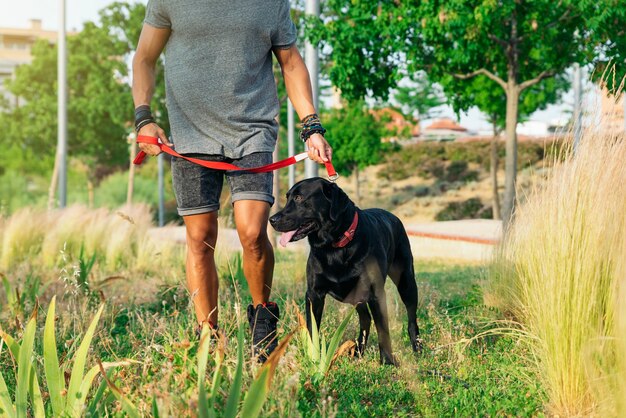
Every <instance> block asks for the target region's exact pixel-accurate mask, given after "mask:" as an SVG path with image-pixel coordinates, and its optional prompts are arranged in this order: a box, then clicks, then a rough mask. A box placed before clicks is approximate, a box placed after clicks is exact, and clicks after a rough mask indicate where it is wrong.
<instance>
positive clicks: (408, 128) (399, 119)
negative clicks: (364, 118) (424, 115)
mask: <svg viewBox="0 0 626 418" xmlns="http://www.w3.org/2000/svg"><path fill="white" fill-rule="evenodd" d="M371 113H372V115H374V118H375V119H376V120H378V121H380V120H382V121H384V123H385V128H386V129H387V130H388V131H389V132H390V135H389V136H387V137H385V138H382V140H383V142H415V140H416V139H417V137H418V136H420V126H419V123H414V122H413V121H411V120H407V119H406V118H405V117H404V115H403V114H402V113H400V112H398V111H397V110H395V109H392V108H390V107H385V108H382V109H372V110H371Z"/></svg>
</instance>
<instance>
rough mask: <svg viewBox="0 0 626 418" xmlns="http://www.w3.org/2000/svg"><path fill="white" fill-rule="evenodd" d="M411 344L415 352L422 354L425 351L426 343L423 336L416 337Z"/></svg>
mask: <svg viewBox="0 0 626 418" xmlns="http://www.w3.org/2000/svg"><path fill="white" fill-rule="evenodd" d="M411 345H412V346H413V352H414V353H416V354H420V355H421V354H422V353H423V351H424V343H423V341H422V339H421V338H416V339H415V340H413V341H411Z"/></svg>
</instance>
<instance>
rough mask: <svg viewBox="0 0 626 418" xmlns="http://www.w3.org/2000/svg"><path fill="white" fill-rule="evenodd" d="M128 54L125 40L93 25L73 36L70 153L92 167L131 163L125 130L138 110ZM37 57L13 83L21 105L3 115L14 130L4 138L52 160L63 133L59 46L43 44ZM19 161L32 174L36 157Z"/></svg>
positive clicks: (37, 47) (11, 87)
mask: <svg viewBox="0 0 626 418" xmlns="http://www.w3.org/2000/svg"><path fill="white" fill-rule="evenodd" d="M122 54H123V49H121V48H120V44H119V42H118V41H117V40H116V39H114V38H111V37H109V36H108V33H107V32H106V31H105V30H103V29H102V28H100V27H98V26H96V25H95V24H93V23H91V22H88V23H86V24H85V26H84V29H83V30H82V31H81V32H80V33H78V34H76V35H73V36H69V37H68V57H69V58H68V84H69V85H68V91H69V101H68V146H69V149H68V153H69V155H73V156H77V157H80V159H81V160H82V161H83V163H85V164H87V165H88V166H90V167H94V168H95V167H97V166H99V165H105V164H106V165H111V164H120V163H121V162H122V161H124V160H125V159H126V155H127V151H126V149H127V148H126V141H125V139H126V135H127V133H128V132H127V130H126V129H125V127H124V126H125V124H126V122H127V121H129V120H130V119H131V117H132V106H131V105H130V103H129V100H128V91H129V90H128V85H126V84H125V83H124V82H123V79H122V77H124V76H126V75H127V67H126V63H125V62H124V61H123V60H120V59H119V58H118V57H119V56H120V55H122ZM32 55H33V61H32V63H31V64H29V65H23V66H20V67H18V68H17V70H16V73H15V78H14V79H13V80H11V81H10V82H8V83H7V89H8V91H10V92H11V93H12V94H14V95H15V96H16V97H18V98H19V101H20V105H19V106H18V107H15V108H11V109H7V111H6V113H5V114H3V116H2V119H3V121H5V122H6V125H5V126H6V129H7V130H8V135H6V136H3V138H5V140H9V139H10V141H11V142H13V143H18V144H20V145H21V147H22V148H25V149H27V150H28V151H29V152H31V153H36V154H37V155H42V156H44V157H45V158H44V159H46V158H47V161H50V160H51V159H52V157H53V155H54V150H55V147H54V144H55V143H56V130H57V119H56V110H57V109H56V106H57V100H56V94H57V93H56V88H55V86H56V77H57V75H56V68H57V65H56V59H57V52H56V46H55V45H50V44H48V43H47V42H45V41H38V42H37V43H36V44H35V45H34V46H33V49H32ZM17 161H21V164H22V168H26V170H25V171H28V170H29V167H28V165H29V162H30V161H31V160H30V159H29V160H23V159H22V160H20V159H18V160H17ZM12 164H18V162H15V161H14V162H13V163H12ZM93 174H94V177H95V173H93Z"/></svg>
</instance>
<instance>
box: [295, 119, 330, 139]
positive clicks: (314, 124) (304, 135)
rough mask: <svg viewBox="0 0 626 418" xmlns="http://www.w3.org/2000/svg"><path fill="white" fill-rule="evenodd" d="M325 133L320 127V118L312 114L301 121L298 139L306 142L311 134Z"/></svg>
mask: <svg viewBox="0 0 626 418" xmlns="http://www.w3.org/2000/svg"><path fill="white" fill-rule="evenodd" d="M325 133H326V129H324V127H323V126H322V123H321V122H320V118H319V116H318V115H317V113H312V114H310V115H307V116H305V117H304V118H303V119H302V130H301V131H300V139H301V140H302V141H303V142H306V141H307V140H308V139H309V138H310V137H311V135H313V134H321V135H324V134H325Z"/></svg>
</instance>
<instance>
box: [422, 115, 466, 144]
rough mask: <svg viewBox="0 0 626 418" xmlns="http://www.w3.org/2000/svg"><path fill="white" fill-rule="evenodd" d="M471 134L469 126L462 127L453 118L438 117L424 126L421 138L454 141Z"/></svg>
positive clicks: (423, 139) (424, 139)
mask: <svg viewBox="0 0 626 418" xmlns="http://www.w3.org/2000/svg"><path fill="white" fill-rule="evenodd" d="M468 135H469V132H468V130H467V128H464V127H462V126H461V125H459V124H458V123H456V122H455V121H453V120H452V119H448V118H442V119H437V120H435V121H434V122H433V123H431V124H430V125H428V126H427V127H426V128H424V130H423V132H422V135H421V137H420V140H422V141H454V140H457V139H459V138H463V137H466V136H468Z"/></svg>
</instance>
